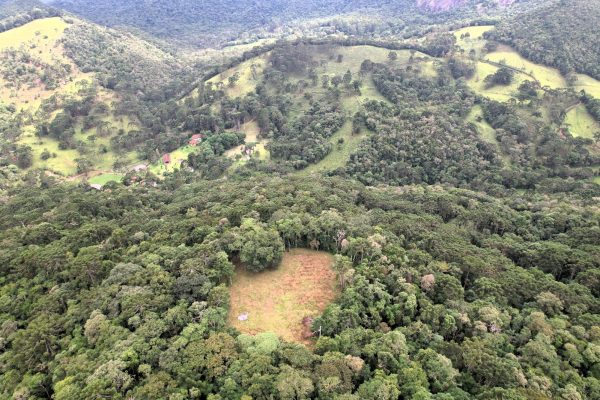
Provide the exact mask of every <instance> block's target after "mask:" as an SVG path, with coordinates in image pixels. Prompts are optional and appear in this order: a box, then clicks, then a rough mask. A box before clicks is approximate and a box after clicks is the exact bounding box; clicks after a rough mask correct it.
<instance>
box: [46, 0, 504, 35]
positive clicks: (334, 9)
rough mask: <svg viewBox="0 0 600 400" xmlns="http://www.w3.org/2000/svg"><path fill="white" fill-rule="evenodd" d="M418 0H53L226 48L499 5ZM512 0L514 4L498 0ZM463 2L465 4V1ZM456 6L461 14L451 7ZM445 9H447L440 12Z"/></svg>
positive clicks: (427, 22) (110, 21)
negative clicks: (260, 39) (243, 43)
mask: <svg viewBox="0 0 600 400" xmlns="http://www.w3.org/2000/svg"><path fill="white" fill-rule="evenodd" d="M479 3H480V2H477V1H472V0H469V1H450V2H448V1H430V2H427V3H425V2H422V1H416V0H396V1H391V0H357V1H351V2H348V1H344V0H333V1H331V0H330V1H325V0H311V1H297V0H294V1H287V0H274V1H262V0H258V1H257V0H241V1H238V0H236V1H233V0H226V1H220V0H219V1H217V0H208V1H201V2H198V1H192V0H177V1H173V2H168V3H166V2H163V1H160V0H153V1H144V2H140V1H136V0H123V1H121V0H119V1H117V0H99V1H89V0H56V1H54V2H53V3H52V5H54V6H56V7H60V8H62V9H65V10H67V11H69V12H72V13H75V14H77V15H80V16H82V17H84V18H87V19H89V20H91V21H94V22H97V23H99V24H103V25H108V26H113V27H124V28H128V29H133V30H135V31H137V32H140V31H141V32H145V33H147V34H150V35H152V36H155V37H159V38H162V39H168V40H170V41H175V42H177V43H178V44H180V45H184V46H185V45H187V46H190V45H192V46H195V47H206V46H222V45H224V44H226V43H228V42H233V41H239V40H244V41H248V40H256V39H258V38H265V37H281V36H282V35H286V36H288V35H296V36H297V35H298V34H300V35H306V34H307V33H309V32H312V33H313V34H316V35H318V36H320V37H323V35H325V34H331V33H332V31H338V32H339V33H344V34H347V35H353V36H356V35H358V36H364V34H366V35H369V36H372V35H376V34H380V35H383V36H386V37H388V38H389V37H390V36H392V35H393V36H395V37H398V38H401V37H403V36H407V35H408V36H409V35H414V34H420V33H422V32H423V31H424V30H426V29H427V28H428V27H430V26H431V25H436V24H444V23H446V22H448V20H464V19H467V18H478V17H481V16H483V15H487V14H488V13H491V14H494V13H495V12H496V11H495V10H496V9H497V8H498V7H497V3H495V2H487V3H486V4H487V7H476V5H477V4H479ZM501 3H502V4H504V5H507V4H509V3H511V2H501ZM463 6H465V7H463ZM455 8H457V9H458V10H457V11H456V12H454V13H453V12H452V11H454V9H455ZM439 11H443V12H441V13H440V12H439Z"/></svg>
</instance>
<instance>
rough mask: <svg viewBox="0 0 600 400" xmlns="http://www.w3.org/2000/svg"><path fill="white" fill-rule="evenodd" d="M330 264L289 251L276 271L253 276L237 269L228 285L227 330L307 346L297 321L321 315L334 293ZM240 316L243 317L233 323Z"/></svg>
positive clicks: (328, 258) (325, 256) (320, 256)
mask: <svg viewBox="0 0 600 400" xmlns="http://www.w3.org/2000/svg"><path fill="white" fill-rule="evenodd" d="M332 265H333V256H332V255H331V254H329V253H325V252H319V251H312V250H306V249H294V250H291V251H289V252H287V253H285V255H284V257H283V261H282V262H281V265H280V266H279V267H278V268H277V269H274V270H267V271H264V272H261V273H252V272H248V271H246V270H245V269H243V268H242V267H240V268H238V270H237V271H236V274H235V277H234V279H233V284H232V286H231V309H230V312H229V323H230V325H232V326H234V327H235V328H237V329H238V330H239V331H240V332H242V333H247V334H251V335H255V334H258V333H261V332H274V333H276V334H277V335H279V336H280V337H281V338H282V339H284V340H287V341H293V342H297V343H304V344H310V339H309V338H306V337H305V336H306V335H305V333H306V329H305V327H304V325H303V323H302V320H303V319H304V318H305V317H307V316H309V317H316V316H318V315H319V314H321V313H322V312H323V310H324V309H325V307H326V306H327V305H328V304H329V303H331V302H332V301H333V300H334V299H335V297H336V295H337V294H338V288H337V284H336V274H335V272H334V271H333V270H332ZM246 314H247V315H246ZM242 315H244V316H245V317H247V318H246V319H245V320H244V318H242V319H241V320H240V319H238V317H239V316H242Z"/></svg>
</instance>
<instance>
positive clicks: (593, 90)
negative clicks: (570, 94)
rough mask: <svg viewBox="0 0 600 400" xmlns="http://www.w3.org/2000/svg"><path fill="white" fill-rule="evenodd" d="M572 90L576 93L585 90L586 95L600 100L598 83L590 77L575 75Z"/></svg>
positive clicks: (599, 84) (599, 82)
mask: <svg viewBox="0 0 600 400" xmlns="http://www.w3.org/2000/svg"><path fill="white" fill-rule="evenodd" d="M573 89H575V90H577V91H580V90H585V91H586V92H587V94H589V95H592V96H594V97H595V98H597V99H600V81H597V80H596V79H594V78H592V77H591V76H587V75H583V74H577V82H576V83H575V85H573Z"/></svg>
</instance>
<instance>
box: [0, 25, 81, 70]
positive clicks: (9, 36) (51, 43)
mask: <svg viewBox="0 0 600 400" xmlns="http://www.w3.org/2000/svg"><path fill="white" fill-rule="evenodd" d="M68 26H69V25H68V24H67V23H66V22H65V21H64V20H63V19H62V18H60V17H54V18H44V19H37V20H35V21H31V22H29V23H27V24H25V25H23V26H20V27H18V28H14V29H10V30H8V31H6V32H2V33H0V51H3V50H6V49H8V48H11V47H12V48H19V47H21V46H26V47H27V48H30V49H31V50H32V54H34V55H35V56H37V57H39V58H41V59H42V61H45V62H50V61H52V57H53V56H54V55H55V54H56V53H57V51H56V49H55V46H56V43H57V41H58V39H60V38H61V37H62V35H63V33H64V31H65V29H67V27H68Z"/></svg>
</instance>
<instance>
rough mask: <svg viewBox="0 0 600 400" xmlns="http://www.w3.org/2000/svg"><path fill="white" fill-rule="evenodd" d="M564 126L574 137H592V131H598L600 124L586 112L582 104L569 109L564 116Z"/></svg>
mask: <svg viewBox="0 0 600 400" xmlns="http://www.w3.org/2000/svg"><path fill="white" fill-rule="evenodd" d="M564 125H565V127H566V128H567V129H568V130H569V132H571V135H573V136H575V137H583V138H589V139H591V138H593V137H594V133H596V132H600V125H599V124H598V122H596V121H595V120H594V118H593V117H592V116H591V115H590V114H589V113H588V111H587V110H586V108H585V106H584V105H583V104H580V105H578V106H577V107H574V108H573V109H571V110H570V111H569V112H568V113H567V116H566V118H565V122H564Z"/></svg>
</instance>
